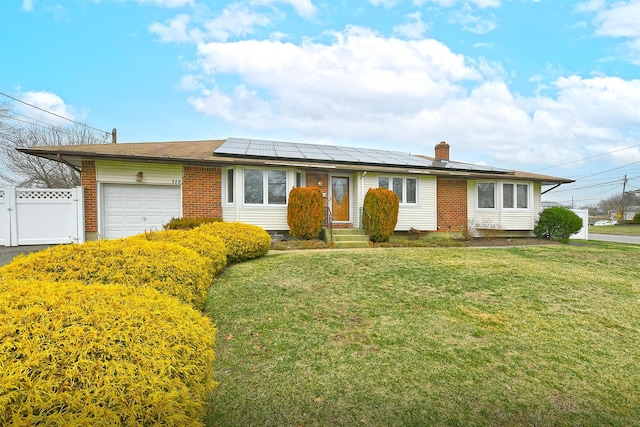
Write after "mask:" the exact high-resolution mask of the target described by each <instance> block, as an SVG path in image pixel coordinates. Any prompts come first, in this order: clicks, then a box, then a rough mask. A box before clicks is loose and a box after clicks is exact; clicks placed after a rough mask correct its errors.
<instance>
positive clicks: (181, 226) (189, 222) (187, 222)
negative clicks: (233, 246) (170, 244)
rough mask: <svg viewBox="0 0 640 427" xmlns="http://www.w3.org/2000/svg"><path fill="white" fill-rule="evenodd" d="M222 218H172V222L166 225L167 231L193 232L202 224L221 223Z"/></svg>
mask: <svg viewBox="0 0 640 427" xmlns="http://www.w3.org/2000/svg"><path fill="white" fill-rule="evenodd" d="M221 221H222V218H171V221H169V222H168V223H166V224H165V225H164V229H165V230H191V229H193V228H196V227H199V226H201V225H202V224H209V223H212V222H221Z"/></svg>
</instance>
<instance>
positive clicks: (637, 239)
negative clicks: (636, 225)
mask: <svg viewBox="0 0 640 427" xmlns="http://www.w3.org/2000/svg"><path fill="white" fill-rule="evenodd" d="M589 240H600V241H603V242H615V243H630V244H632V245H640V236H619V235H616V234H597V233H589Z"/></svg>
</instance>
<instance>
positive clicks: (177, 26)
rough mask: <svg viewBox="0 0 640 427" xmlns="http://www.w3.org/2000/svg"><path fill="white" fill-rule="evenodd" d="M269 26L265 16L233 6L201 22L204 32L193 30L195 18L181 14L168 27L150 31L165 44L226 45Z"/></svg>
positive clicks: (151, 27)
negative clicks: (232, 40) (219, 43)
mask: <svg viewBox="0 0 640 427" xmlns="http://www.w3.org/2000/svg"><path fill="white" fill-rule="evenodd" d="M270 23H271V21H270V20H269V18H268V17H266V16H265V15H261V14H259V13H256V12H253V11H251V10H249V9H247V8H246V7H244V6H242V5H240V4H232V5H230V6H229V7H228V8H225V9H224V10H223V11H222V13H221V14H220V15H218V16H217V17H215V18H213V19H209V20H206V21H204V22H201V23H200V24H201V26H202V27H203V28H204V29H203V30H201V29H200V28H196V27H195V26H191V24H192V18H191V17H190V16H189V15H186V14H180V15H177V16H175V17H174V18H172V19H171V20H170V21H168V22H167V23H166V24H161V23H158V22H154V23H152V24H151V25H150V26H149V31H151V32H152V33H155V34H157V35H158V36H159V37H160V41H162V42H164V43H184V42H196V43H198V42H203V41H208V40H219V41H227V40H228V39H229V38H231V37H241V36H247V35H249V34H253V33H254V32H255V30H256V27H264V26H267V25H269V24H270ZM190 26H191V27H190Z"/></svg>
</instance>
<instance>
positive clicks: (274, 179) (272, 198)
mask: <svg viewBox="0 0 640 427" xmlns="http://www.w3.org/2000/svg"><path fill="white" fill-rule="evenodd" d="M267 179H268V183H267V188H268V195H269V202H268V203H269V204H270V205H286V204H287V173H286V172H285V171H268V172H267Z"/></svg>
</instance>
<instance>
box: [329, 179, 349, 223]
mask: <svg viewBox="0 0 640 427" xmlns="http://www.w3.org/2000/svg"><path fill="white" fill-rule="evenodd" d="M349 199H350V197H349V177H346V176H332V177H331V213H332V214H333V220H334V221H349Z"/></svg>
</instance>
